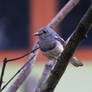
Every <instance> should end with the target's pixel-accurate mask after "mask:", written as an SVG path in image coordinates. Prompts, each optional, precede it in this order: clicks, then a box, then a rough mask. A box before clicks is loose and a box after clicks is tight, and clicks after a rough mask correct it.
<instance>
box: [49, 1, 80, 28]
mask: <svg viewBox="0 0 92 92" xmlns="http://www.w3.org/2000/svg"><path fill="white" fill-rule="evenodd" d="M79 1H80V0H69V2H68V3H67V4H66V5H65V6H64V7H63V8H62V9H61V10H60V11H59V13H58V14H57V15H56V16H55V17H54V18H53V19H52V21H51V22H50V23H49V24H48V26H49V27H51V28H53V29H54V28H55V27H56V26H57V25H58V24H59V23H60V22H62V20H63V19H64V18H65V17H66V15H68V13H69V12H70V11H71V10H72V9H73V8H74V7H75V6H76V5H77V4H78V3H79Z"/></svg>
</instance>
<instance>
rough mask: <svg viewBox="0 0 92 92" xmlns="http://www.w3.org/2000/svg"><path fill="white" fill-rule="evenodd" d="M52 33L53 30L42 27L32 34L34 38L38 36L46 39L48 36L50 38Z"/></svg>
mask: <svg viewBox="0 0 92 92" xmlns="http://www.w3.org/2000/svg"><path fill="white" fill-rule="evenodd" d="M53 32H54V31H53V29H51V28H50V27H44V28H41V29H40V30H39V31H38V32H37V33H34V36H39V37H40V38H46V37H48V36H51V34H52V33H53Z"/></svg>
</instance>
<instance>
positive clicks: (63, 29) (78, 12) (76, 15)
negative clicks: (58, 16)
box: [58, 0, 92, 47]
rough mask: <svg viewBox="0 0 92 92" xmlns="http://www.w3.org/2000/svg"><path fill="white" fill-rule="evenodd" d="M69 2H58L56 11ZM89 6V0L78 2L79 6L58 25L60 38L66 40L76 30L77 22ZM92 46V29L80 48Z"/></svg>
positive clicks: (64, 0) (61, 0)
mask: <svg viewBox="0 0 92 92" xmlns="http://www.w3.org/2000/svg"><path fill="white" fill-rule="evenodd" d="M68 1H69V0H59V2H58V6H59V8H58V11H59V10H60V9H61V8H62V7H63V6H64V5H65V4H66V3H67V2H68ZM90 4H91V0H80V2H79V4H78V5H77V6H76V7H75V8H74V9H73V10H72V11H71V12H70V13H69V14H68V16H67V17H66V18H65V19H64V21H63V22H62V23H61V24H60V25H59V32H60V33H61V35H62V37H63V38H64V39H65V40H66V39H67V38H68V37H69V36H70V34H71V33H72V32H73V31H74V29H75V28H76V26H77V24H78V22H79V21H80V19H81V18H82V16H83V14H84V13H85V12H86V10H87V9H88V7H89V5H90ZM91 46H92V28H91V31H89V33H88V37H87V39H86V40H85V41H84V42H83V43H82V44H81V47H91Z"/></svg>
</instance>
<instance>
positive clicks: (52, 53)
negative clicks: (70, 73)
mask: <svg viewBox="0 0 92 92" xmlns="http://www.w3.org/2000/svg"><path fill="white" fill-rule="evenodd" d="M56 43H57V44H56V46H55V48H53V49H52V50H48V51H45V52H44V51H42V53H43V55H45V56H46V57H47V58H49V59H57V58H58V57H59V56H60V55H61V53H62V51H63V50H64V48H63V45H62V44H61V43H60V42H59V41H57V42H56Z"/></svg>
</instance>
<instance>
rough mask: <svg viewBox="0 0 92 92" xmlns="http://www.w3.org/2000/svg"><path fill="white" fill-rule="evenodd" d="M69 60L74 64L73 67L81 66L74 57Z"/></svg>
mask: <svg viewBox="0 0 92 92" xmlns="http://www.w3.org/2000/svg"><path fill="white" fill-rule="evenodd" d="M70 62H71V64H72V65H74V66H75V67H79V66H83V64H82V63H81V62H80V61H79V60H78V59H77V58H76V57H72V58H71V59H70Z"/></svg>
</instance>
